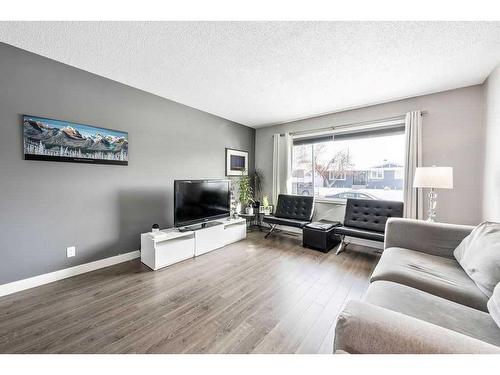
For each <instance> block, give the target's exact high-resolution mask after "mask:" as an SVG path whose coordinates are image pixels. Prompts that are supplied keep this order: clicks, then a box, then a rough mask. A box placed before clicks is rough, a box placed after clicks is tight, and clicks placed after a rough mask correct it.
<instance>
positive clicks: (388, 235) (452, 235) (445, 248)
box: [384, 218, 474, 258]
mask: <svg viewBox="0 0 500 375" xmlns="http://www.w3.org/2000/svg"><path fill="white" fill-rule="evenodd" d="M472 229H474V227H473V226H470V225H457V224H444V223H431V222H428V221H422V220H414V219H401V218H389V219H388V220H387V223H386V226H385V243H384V249H387V248H389V247H403V248H406V249H411V250H416V251H420V252H423V253H427V254H431V255H438V256H442V257H446V258H453V250H455V248H456V247H457V246H458V245H459V244H460V242H461V241H462V240H463V239H464V238H465V237H466V236H468V235H469V234H470V232H471V231H472Z"/></svg>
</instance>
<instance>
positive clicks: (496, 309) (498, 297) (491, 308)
mask: <svg viewBox="0 0 500 375" xmlns="http://www.w3.org/2000/svg"><path fill="white" fill-rule="evenodd" d="M488 312H489V313H490V315H491V317H492V318H493V320H494V321H495V322H496V323H497V325H498V327H500V283H498V284H497V286H496V287H495V289H494V290H493V295H492V296H491V298H490V299H489V300H488Z"/></svg>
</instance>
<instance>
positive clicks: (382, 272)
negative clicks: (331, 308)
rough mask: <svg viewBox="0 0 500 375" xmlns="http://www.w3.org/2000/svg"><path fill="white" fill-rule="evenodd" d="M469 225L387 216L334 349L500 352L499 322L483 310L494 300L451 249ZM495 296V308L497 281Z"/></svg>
mask: <svg viewBox="0 0 500 375" xmlns="http://www.w3.org/2000/svg"><path fill="white" fill-rule="evenodd" d="M473 228H474V227H470V226H463V225H452V224H440V223H429V222H425V221H418V220H410V219H389V220H388V222H387V226H386V237H385V244H384V252H383V255H382V257H381V259H380V261H379V263H378V265H377V267H376V268H375V270H374V272H373V274H372V276H371V280H370V281H371V284H370V287H369V288H368V291H367V294H366V295H365V298H364V300H363V301H349V302H348V303H347V304H346V306H345V308H344V309H343V311H342V312H341V313H340V315H339V317H338V320H337V325H336V329H335V342H334V351H335V352H337V353H339V352H340V353H342V352H347V353H385V354H391V353H500V328H499V326H498V325H497V323H496V322H495V320H493V318H492V316H491V315H490V314H489V312H488V306H489V307H490V311H491V307H492V306H493V301H491V302H490V303H489V305H488V306H487V304H488V299H489V298H488V297H487V296H486V295H485V294H483V292H481V290H479V288H478V287H477V286H476V284H475V283H474V282H473V281H472V279H470V278H469V276H468V275H467V274H466V273H465V271H464V270H463V269H462V267H461V266H460V264H459V263H458V262H457V260H456V259H455V258H454V256H453V251H454V249H455V248H456V247H457V246H458V245H459V243H460V242H461V241H462V239H463V238H464V237H466V236H467V235H469V233H470V232H471V231H472V229H473ZM493 298H496V300H495V303H496V304H495V308H497V307H498V306H499V305H498V304H499V301H500V284H499V286H497V287H496V289H495V292H494V295H493V297H492V299H493ZM495 316H496V315H495ZM497 320H498V319H497Z"/></svg>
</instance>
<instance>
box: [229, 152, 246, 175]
mask: <svg viewBox="0 0 500 375" xmlns="http://www.w3.org/2000/svg"><path fill="white" fill-rule="evenodd" d="M247 174H248V151H241V150H233V149H231V148H226V176H243V175H245V176H246V175H247Z"/></svg>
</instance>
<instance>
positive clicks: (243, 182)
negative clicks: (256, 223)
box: [238, 175, 254, 215]
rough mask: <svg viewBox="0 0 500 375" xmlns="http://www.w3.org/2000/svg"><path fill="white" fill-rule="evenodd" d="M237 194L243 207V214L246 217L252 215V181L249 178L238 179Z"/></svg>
mask: <svg viewBox="0 0 500 375" xmlns="http://www.w3.org/2000/svg"><path fill="white" fill-rule="evenodd" d="M238 188H239V193H240V202H241V205H242V206H243V207H245V213H246V214H247V215H253V206H252V204H253V203H254V199H253V189H252V181H251V177H250V176H245V175H244V176H241V177H240V179H239V186H238Z"/></svg>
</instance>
